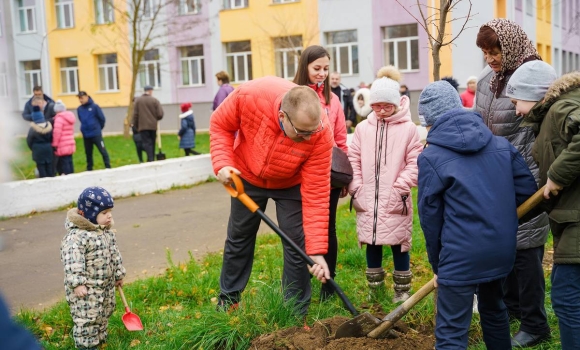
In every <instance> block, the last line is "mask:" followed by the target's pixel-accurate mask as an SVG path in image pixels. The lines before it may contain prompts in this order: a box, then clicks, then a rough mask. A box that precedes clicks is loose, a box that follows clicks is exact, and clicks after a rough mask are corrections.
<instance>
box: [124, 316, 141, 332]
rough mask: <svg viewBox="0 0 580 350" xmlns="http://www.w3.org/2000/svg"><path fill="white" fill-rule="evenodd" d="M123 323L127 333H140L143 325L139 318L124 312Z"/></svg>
mask: <svg viewBox="0 0 580 350" xmlns="http://www.w3.org/2000/svg"><path fill="white" fill-rule="evenodd" d="M122 319H123V323H124V324H125V328H127V330H128V331H142V330H143V324H142V323H141V319H140V318H139V316H137V315H135V314H134V313H132V312H126V313H125V314H124V315H123V317H122Z"/></svg>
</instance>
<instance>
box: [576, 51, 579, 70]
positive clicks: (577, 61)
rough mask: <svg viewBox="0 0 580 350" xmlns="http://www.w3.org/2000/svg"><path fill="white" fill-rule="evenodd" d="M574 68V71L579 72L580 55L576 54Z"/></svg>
mask: <svg viewBox="0 0 580 350" xmlns="http://www.w3.org/2000/svg"><path fill="white" fill-rule="evenodd" d="M575 56H576V68H575V70H579V69H580V54H576V55H575Z"/></svg>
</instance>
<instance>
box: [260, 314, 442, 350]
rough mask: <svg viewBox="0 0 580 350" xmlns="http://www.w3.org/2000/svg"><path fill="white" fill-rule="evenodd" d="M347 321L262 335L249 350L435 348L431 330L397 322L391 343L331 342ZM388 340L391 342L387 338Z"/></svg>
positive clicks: (323, 322) (363, 340)
mask: <svg viewBox="0 0 580 350" xmlns="http://www.w3.org/2000/svg"><path fill="white" fill-rule="evenodd" d="M347 320H348V318H346V317H333V318H329V319H325V320H320V321H317V322H316V323H315V324H314V325H313V326H312V327H311V329H310V330H306V329H304V328H302V327H293V328H288V329H283V330H280V331H277V332H274V333H270V334H264V335H261V336H259V337H258V338H256V339H254V340H253V341H252V345H251V347H250V349H252V350H272V349H274V350H321V349H326V350H353V349H357V350H358V349H361V350H372V349H376V350H378V349H392V350H403V349H405V350H406V349H413V350H427V349H429V350H431V349H433V348H434V347H435V337H434V336H433V331H432V329H429V328H426V329H423V330H421V331H417V330H414V329H411V328H409V327H408V326H407V325H406V324H405V323H403V322H398V323H397V324H396V325H395V327H394V328H393V331H392V332H391V335H393V334H394V335H395V336H396V338H394V339H371V338H366V337H365V338H342V339H333V337H332V336H333V334H334V332H335V331H336V329H337V328H338V327H339V326H340V325H341V324H342V323H344V322H345V321H347ZM389 338H392V336H390V337H389Z"/></svg>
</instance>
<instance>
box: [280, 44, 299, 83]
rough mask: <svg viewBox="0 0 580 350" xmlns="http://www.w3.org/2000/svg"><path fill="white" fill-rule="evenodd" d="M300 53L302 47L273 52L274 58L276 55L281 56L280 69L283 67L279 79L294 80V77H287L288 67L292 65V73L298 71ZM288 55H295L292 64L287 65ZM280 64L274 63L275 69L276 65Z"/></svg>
mask: <svg viewBox="0 0 580 350" xmlns="http://www.w3.org/2000/svg"><path fill="white" fill-rule="evenodd" d="M300 52H302V47H291V48H278V49H275V50H274V54H275V57H276V58H277V57H278V55H277V54H278V53H281V54H282V67H283V72H281V73H282V76H281V78H284V79H294V75H295V74H294V75H289V74H288V70H289V69H288V67H289V65H294V72H297V71H298V61H299V58H300ZM288 53H297V54H295V55H294V62H292V63H289V62H288ZM279 63H280V62H275V64H276V68H278V64H279Z"/></svg>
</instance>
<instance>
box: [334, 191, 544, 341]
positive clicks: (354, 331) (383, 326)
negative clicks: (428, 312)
mask: <svg viewBox="0 0 580 350" xmlns="http://www.w3.org/2000/svg"><path fill="white" fill-rule="evenodd" d="M544 188H545V186H544V187H542V188H540V189H539V190H538V191H537V192H536V193H534V194H533V195H532V196H531V197H530V198H528V199H527V200H526V201H525V202H524V203H522V205H520V206H519V207H518V210H517V213H518V219H519V218H521V217H522V216H524V215H525V214H526V213H527V212H528V211H530V210H531V209H532V208H534V207H535V206H536V205H538V204H539V203H540V202H541V201H542V199H543V198H544ZM434 282H435V278H433V279H432V280H430V281H429V282H427V283H426V284H425V285H424V286H423V287H421V289H419V290H418V291H417V292H416V293H415V294H413V295H412V296H411V297H410V298H409V299H407V300H406V301H405V302H404V303H402V304H401V305H399V306H398V307H397V308H396V309H395V310H393V311H392V312H391V313H389V314H388V315H387V316H385V317H384V318H383V319H382V320H379V321H378V323H377V324H376V327H375V328H374V329H372V330H371V331H370V332H367V333H365V332H364V330H362V329H360V328H359V327H356V324H357V323H358V322H359V320H357V318H358V316H357V317H355V318H353V319H351V320H348V321H346V322H345V323H343V324H341V325H340V326H339V327H338V328H337V329H336V334H335V335H334V338H335V339H338V338H346V337H364V336H368V337H370V338H379V337H380V336H382V335H383V334H385V333H386V332H388V331H389V330H390V329H391V328H393V326H394V325H395V323H397V321H398V320H400V319H401V318H402V317H403V316H405V315H406V314H407V313H408V312H409V310H411V309H412V308H413V306H415V305H417V303H418V302H420V301H421V300H423V298H425V297H426V296H427V295H429V293H431V292H432V291H433V290H434V289H435V284H434ZM353 324H354V325H355V326H354V327H353Z"/></svg>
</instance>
